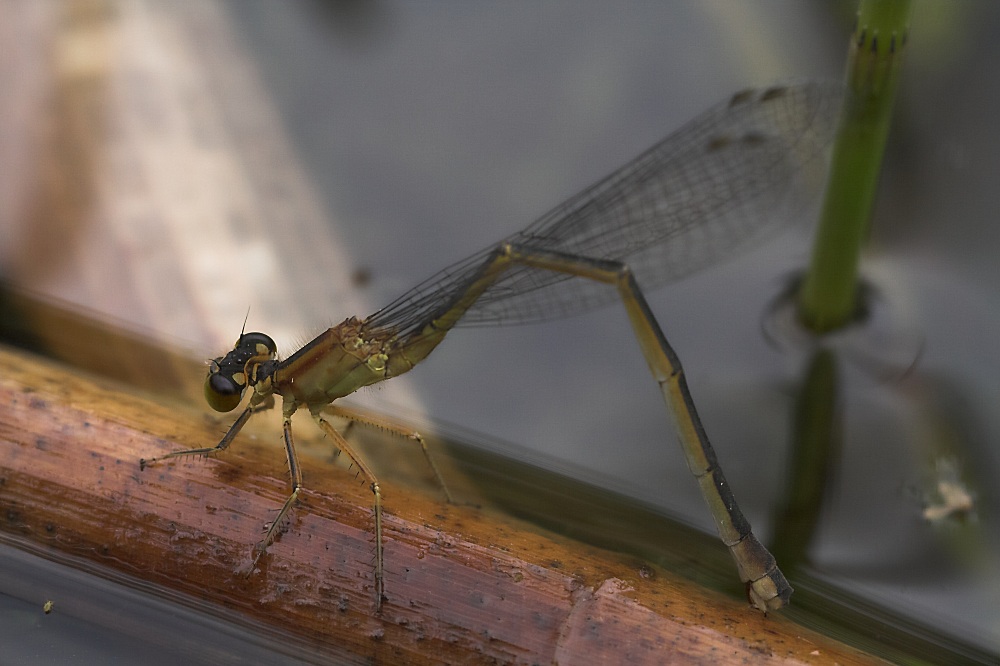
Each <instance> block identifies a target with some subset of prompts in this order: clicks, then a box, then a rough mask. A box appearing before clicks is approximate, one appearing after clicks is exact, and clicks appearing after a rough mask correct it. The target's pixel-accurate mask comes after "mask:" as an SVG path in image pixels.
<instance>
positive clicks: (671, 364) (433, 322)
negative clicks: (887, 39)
mask: <svg viewBox="0 0 1000 666" xmlns="http://www.w3.org/2000/svg"><path fill="white" fill-rule="evenodd" d="M840 98H841V89H840V87H839V86H835V85H825V84H816V83H809V84H801V85H792V86H776V87H772V88H767V89H762V90H746V91H742V92H739V93H737V94H735V95H733V96H732V97H731V98H730V99H729V100H728V101H727V102H725V103H724V104H721V105H719V106H717V107H715V108H713V109H710V110H709V111H707V112H706V113H704V114H702V115H701V116H699V117H698V118H696V119H695V120H694V121H692V122H691V123H689V124H688V125H686V126H685V127H683V128H682V129H680V130H679V131H677V132H675V133H674V134H672V135H670V136H669V137H667V138H666V139H665V140H663V141H662V142H660V143H659V144H657V145H655V146H653V148H651V149H650V150H648V151H647V152H645V153H643V154H642V155H640V156H639V157H637V158H635V159H634V160H632V161H631V162H629V163H628V164H626V165H625V166H623V167H622V168H620V169H618V170H617V171H615V172H614V173H612V174H611V175H610V176H608V177H606V178H605V179H604V180H602V181H600V182H598V183H597V184H596V185H594V186H592V187H590V188H588V189H586V190H584V191H583V192H581V193H580V194H578V195H576V196H575V197H573V198H571V199H569V200H568V201H566V202H565V203H563V204H562V205H560V206H558V207H557V208H555V209H553V210H552V211H550V212H549V213H548V214H546V215H545V216H543V217H542V218H541V219H539V220H538V221H536V222H535V223H533V224H532V225H531V226H529V227H528V228H527V229H525V230H524V231H521V232H520V233H517V234H514V235H513V236H510V237H509V238H507V239H506V240H504V241H502V242H501V243H499V244H498V245H494V246H491V247H490V248H487V249H486V250H484V251H482V252H479V253H477V254H475V255H473V256H472V257H470V258H468V259H466V260H465V261H462V262H459V263H457V264H455V265H453V266H451V267H450V268H447V269H445V270H443V271H441V272H440V273H438V274H436V275H434V276H433V277H431V278H430V279H428V280H426V281H424V282H422V283H421V284H419V285H417V286H416V287H414V288H413V289H411V290H410V291H409V292H407V293H406V294H404V295H403V296H401V297H400V298H398V299H396V300H395V301H393V302H392V303H390V304H389V305H388V306H386V307H385V308H382V309H381V310H379V311H378V312H376V313H375V314H373V315H371V316H370V317H368V318H367V319H357V318H354V317H351V318H349V319H346V320H344V321H343V322H342V323H340V324H338V325H336V326H334V327H333V328H330V329H329V330H327V331H326V332H324V333H322V334H321V335H319V336H318V337H317V338H315V339H314V340H312V341H311V342H309V343H308V344H306V345H305V346H304V347H302V348H301V349H299V350H298V351H296V352H295V353H294V354H292V356H290V357H289V358H287V359H285V360H279V359H278V357H277V351H276V347H275V344H274V342H273V341H272V340H271V338H270V337H268V336H266V335H264V334H263V333H245V334H241V335H240V338H239V340H238V341H237V342H236V345H235V347H234V348H233V350H232V351H230V352H229V353H228V354H226V355H225V356H224V357H220V358H217V359H215V360H214V361H212V363H211V367H210V369H209V374H208V377H207V379H206V382H205V395H206V398H207V399H208V401H209V404H210V405H211V406H212V407H213V408H215V409H217V410H219V411H226V412H228V411H231V410H233V409H235V408H236V407H237V406H238V405H239V403H240V402H241V401H242V398H243V395H244V393H245V392H246V391H247V390H248V389H252V393H251V397H250V400H249V403H248V405H247V407H246V408H245V409H244V410H243V412H242V414H241V415H240V417H239V418H238V419H237V420H236V422H235V423H234V424H233V425H232V426H231V427H230V429H229V431H228V432H227V433H226V435H225V436H224V437H223V438H222V441H221V442H219V443H218V444H217V445H216V446H213V447H206V448H199V449H191V450H186V451H177V452H174V453H169V454H167V455H164V456H161V457H158V458H151V459H148V460H143V461H140V465H141V466H142V467H145V466H147V465H150V464H153V463H155V462H158V461H161V460H165V459H168V458H176V457H179V456H190V455H206V454H213V453H217V452H219V451H222V450H223V449H226V448H227V447H228V446H229V445H230V444H231V443H232V442H233V440H234V439H235V437H236V435H237V434H238V433H239V431H240V429H241V428H242V427H243V426H244V425H245V424H246V422H247V420H248V419H249V418H250V415H251V414H252V413H253V412H254V411H257V410H258V409H262V408H264V407H266V406H269V405H270V404H271V402H272V401H273V397H274V396H275V395H278V396H280V397H281V399H282V413H283V432H284V442H285V452H286V455H287V457H288V465H289V471H290V476H291V485H292V492H291V494H290V495H289V497H288V499H287V500H286V501H285V503H284V505H283V506H282V507H281V510H280V511H279V513H278V515H277V517H276V518H275V520H273V521H272V522H271V523H270V525H269V527H268V528H267V532H266V534H265V535H264V538H263V540H262V541H261V542H260V543H259V544H258V546H257V555H256V558H257V559H259V558H260V556H261V555H262V554H263V553H264V551H265V550H266V548H267V547H268V546H269V545H270V544H271V543H272V542H273V541H274V539H275V537H276V536H277V534H278V532H279V531H280V529H281V526H282V525H283V523H284V522H285V521H286V519H287V518H288V514H289V511H291V509H292V507H293V506H294V505H295V503H296V501H297V500H298V497H299V494H300V493H301V492H302V488H303V485H302V484H303V479H302V472H301V469H300V467H299V464H298V459H297V456H296V453H295V446H294V441H293V438H292V429H291V416H292V414H293V413H294V412H295V411H296V410H297V409H298V408H299V407H302V406H305V407H307V408H308V409H309V411H310V413H311V414H312V416H313V418H314V419H315V421H316V423H317V424H318V425H319V427H320V428H321V429H322V430H323V432H325V433H326V434H327V435H328V436H329V437H330V438H331V439H332V440H333V444H334V445H335V446H336V447H337V448H339V449H340V450H341V451H343V452H344V453H346V454H347V455H348V456H349V457H350V459H351V461H352V462H353V463H354V464H355V465H356V466H357V468H358V469H359V471H360V473H361V474H362V475H363V476H364V478H365V479H366V481H367V482H368V483H369V484H370V487H371V490H372V493H373V494H374V515H375V572H374V573H375V594H376V609H381V605H382V602H383V599H384V597H385V580H384V561H383V552H382V495H381V489H380V487H379V483H378V480H377V479H376V477H375V474H374V473H373V472H372V470H371V468H370V467H369V466H368V465H367V464H366V463H365V461H364V459H363V458H362V457H361V455H360V454H359V453H358V452H357V451H356V450H355V449H354V447H353V446H352V445H351V444H350V443H349V442H348V441H347V440H346V439H345V438H344V437H343V436H342V435H341V434H340V433H338V432H337V431H336V430H335V429H334V428H333V427H332V426H331V425H330V424H329V423H328V422H327V421H326V419H324V418H323V414H324V413H327V414H329V413H333V414H337V415H340V416H346V417H347V418H349V419H350V418H353V419H356V420H364V419H363V417H362V416H361V415H359V414H356V413H352V412H349V411H348V410H345V409H343V408H341V407H339V406H332V405H331V403H332V402H333V401H335V400H337V399H338V398H342V397H344V396H346V395H349V394H351V393H353V392H354V391H356V390H358V389H359V388H361V387H363V386H368V385H370V384H374V383H376V382H381V381H384V380H386V379H389V378H390V377H395V376H397V375H401V374H403V373H404V372H407V371H409V370H410V369H412V368H413V366H415V365H416V364H417V363H419V362H420V361H422V360H423V359H424V358H425V357H426V356H427V355H428V354H430V353H431V351H433V350H434V349H435V348H436V347H437V346H438V344H440V342H441V341H442V340H443V339H444V337H445V335H446V334H447V333H448V331H450V330H451V329H452V328H453V327H455V326H458V325H489V324H496V323H501V322H503V323H523V322H528V321H537V320H542V319H548V318H552V317H557V316H564V315H568V314H572V313H575V312H579V311H581V310H584V309H588V308H591V307H595V306H597V305H600V304H603V303H604V302H606V301H608V300H611V299H613V298H615V294H617V296H618V297H619V298H620V299H621V300H622V302H623V304H624V305H625V309H626V312H627V313H628V317H629V320H630V322H631V324H632V327H633V329H634V332H635V335H636V338H637V339H638V342H639V346H640V348H641V349H642V352H643V354H644V356H645V358H646V361H647V363H648V364H649V367H650V369H651V370H652V373H653V376H654V378H655V379H656V381H657V383H658V384H659V385H660V388H661V391H662V392H663V395H664V398H665V400H666V402H667V405H668V407H669V408H670V410H671V412H672V413H673V415H674V419H675V421H676V425H677V430H678V435H679V439H680V442H681V446H682V448H683V450H684V453H685V456H686V458H687V464H688V467H689V468H690V470H691V472H692V473H693V474H694V476H695V478H696V479H697V480H698V483H699V486H700V488H701V491H702V494H703V495H704V497H705V500H706V502H707V503H708V505H709V508H710V509H711V512H712V516H713V517H714V519H715V523H716V526H717V528H718V531H719V534H720V536H721V538H722V541H723V542H724V543H725V545H726V546H727V547H728V548H729V550H730V552H731V553H732V555H733V557H734V559H735V560H736V565H737V568H738V570H739V575H740V578H741V579H742V580H743V581H744V582H745V583H746V586H747V595H748V598H749V599H750V601H751V602H752V603H753V605H754V606H756V607H757V608H759V609H761V610H764V611H767V610H774V609H777V608H780V607H782V606H783V605H784V604H785V603H786V602H787V601H788V598H789V596H790V595H791V593H792V588H791V586H790V585H789V584H788V581H787V580H786V579H785V577H784V575H783V574H782V573H781V571H780V569H779V568H778V566H777V564H776V563H775V561H774V558H773V557H772V555H771V554H770V553H769V552H768V550H767V549H766V548H765V547H764V546H763V545H762V544H761V543H760V542H759V541H758V540H757V538H756V537H755V536H754V535H753V533H752V532H751V529H750V524H749V522H748V521H747V520H746V519H745V518H744V516H743V514H742V512H741V511H740V509H739V507H738V506H737V503H736V500H735V498H734V496H733V493H732V491H731V489H730V487H729V485H728V484H727V482H726V479H725V477H724V476H723V473H722V469H721V467H720V466H719V463H718V461H717V460H716V455H715V451H714V450H713V449H712V445H711V444H710V443H709V440H708V436H707V435H706V434H705V430H704V428H703V427H702V424H701V421H700V419H699V417H698V413H697V410H696V409H695V405H694V401H693V400H692V398H691V395H690V392H689V391H688V389H687V384H686V381H685V379H684V373H683V370H682V369H681V364H680V361H679V360H678V358H677V355H676V354H675V353H674V350H673V349H672V348H671V347H670V344H669V343H668V342H667V339H666V337H665V336H664V335H663V332H662V331H661V329H660V327H659V325H658V324H657V322H656V319H655V317H654V316H653V313H652V312H651V310H650V309H649V306H648V305H647V303H646V300H645V298H644V297H643V295H642V292H641V291H640V289H639V284H640V283H641V284H643V285H644V286H645V287H647V288H649V287H655V286H659V285H661V284H663V283H665V282H668V281H670V280H671V279H675V278H677V277H679V276H681V275H684V274H685V273H688V272H690V271H692V270H694V269H695V268H697V267H699V266H701V265H704V264H707V263H711V262H712V261H714V260H716V259H718V258H720V257H722V256H724V255H726V254H729V253H730V252H731V251H732V250H733V249H735V248H736V247H737V246H739V245H742V244H744V243H745V242H746V241H747V240H748V239H750V238H753V237H759V236H760V235H761V233H762V232H763V231H764V230H766V229H768V228H773V227H774V226H776V225H777V223H778V221H779V220H780V218H781V217H782V215H781V214H780V213H779V212H778V211H779V209H781V208H782V205H783V203H785V202H787V201H789V200H794V199H795V196H794V193H795V192H796V190H797V188H798V181H800V180H801V179H802V176H803V173H804V167H805V166H806V165H808V164H810V163H812V162H813V161H814V160H815V159H816V158H818V157H819V156H820V155H821V154H822V153H823V152H824V148H825V146H826V145H827V144H828V142H829V139H830V137H831V136H832V133H833V128H834V121H835V119H836V115H837V111H838V109H839V105H840V104H839V103H840ZM601 283H603V284H604V285H608V286H610V287H611V288H607V286H601ZM421 443H422V441H421ZM424 451H425V454H426V448H425V449H424ZM427 459H428V461H429V462H430V463H431V466H432V467H433V469H434V472H435V474H436V475H437V476H438V479H439V481H441V483H442V487H443V488H444V482H443V480H442V479H441V477H440V474H439V473H438V470H437V468H436V467H434V465H433V461H432V460H431V458H430V456H429V455H428V456H427ZM445 492H446V493H447V489H445ZM257 559H255V560H254V564H256V562H257Z"/></svg>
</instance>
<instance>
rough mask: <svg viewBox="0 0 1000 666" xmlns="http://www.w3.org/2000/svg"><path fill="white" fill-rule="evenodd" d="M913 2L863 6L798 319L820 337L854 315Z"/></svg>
mask: <svg viewBox="0 0 1000 666" xmlns="http://www.w3.org/2000/svg"><path fill="white" fill-rule="evenodd" d="M910 4H911V3H910V0H862V2H861V4H860V5H859V8H858V20H857V25H856V27H855V31H854V35H853V36H852V39H851V45H850V50H849V54H848V68H847V94H846V96H845V101H844V109H843V111H842V115H841V120H840V127H839V129H838V133H837V139H836V143H835V145H834V149H833V160H832V164H831V167H830V176H829V181H828V183H827V189H826V198H825V200H824V202H823V209H822V215H821V218H820V225H819V230H818V232H817V236H816V244H815V246H814V248H813V255H812V261H811V263H810V266H809V271H808V272H807V273H806V277H805V280H803V282H802V288H801V290H800V292H799V298H798V309H799V319H800V320H801V321H802V323H803V325H805V326H806V327H807V328H809V329H810V330H813V331H815V332H817V333H823V332H826V331H830V330H833V329H836V328H838V327H840V326H842V325H844V324H846V323H848V322H850V321H852V320H854V319H855V318H856V317H857V316H858V315H859V309H860V308H861V306H862V304H861V303H859V299H858V261H859V255H860V252H861V245H862V243H863V242H864V240H865V238H866V237H867V235H868V234H867V231H868V221H869V219H870V217H871V211H872V204H873V202H874V199H875V191H876V187H877V185H878V175H879V171H880V169H881V164H882V154H883V152H884V149H885V141H886V137H887V135H888V133H889V125H890V118H891V113H892V104H893V100H894V98H895V95H896V88H897V85H898V82H899V72H900V70H901V65H902V60H903V58H902V55H903V51H904V48H905V44H906V36H907V31H908V27H909V16H910Z"/></svg>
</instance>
